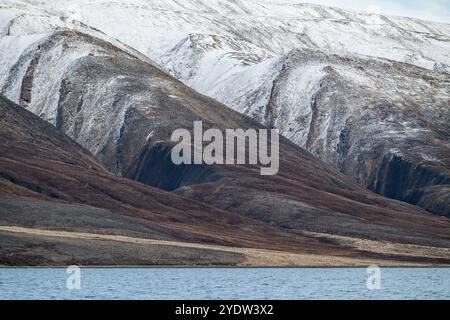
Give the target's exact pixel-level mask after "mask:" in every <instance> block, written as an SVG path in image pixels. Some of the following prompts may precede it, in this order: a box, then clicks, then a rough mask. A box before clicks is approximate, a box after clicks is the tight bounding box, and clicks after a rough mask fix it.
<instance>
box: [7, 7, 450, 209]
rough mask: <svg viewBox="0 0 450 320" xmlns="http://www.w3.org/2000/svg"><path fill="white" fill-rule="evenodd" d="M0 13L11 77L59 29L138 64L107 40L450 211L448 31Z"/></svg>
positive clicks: (112, 11)
mask: <svg viewBox="0 0 450 320" xmlns="http://www.w3.org/2000/svg"><path fill="white" fill-rule="evenodd" d="M0 12H3V13H2V16H5V17H6V18H5V19H3V21H4V22H3V25H4V27H3V29H4V30H5V31H4V32H3V34H4V35H6V36H4V37H2V40H1V41H0V46H2V47H4V48H5V47H7V48H8V49H4V50H3V51H2V52H3V53H2V55H0V60H2V61H3V62H4V64H3V69H4V70H5V72H4V77H6V75H7V74H8V72H7V70H8V69H9V68H11V67H12V64H14V63H15V62H16V61H17V59H18V56H19V55H20V53H21V52H23V50H24V49H25V48H26V47H27V46H28V45H29V44H30V43H32V41H36V38H37V37H38V38H39V37H44V36H45V35H47V34H48V33H50V32H52V31H53V30H55V29H57V28H61V27H63V28H69V29H71V30H77V31H80V32H83V33H88V34H91V35H94V36H95V37H99V38H101V39H104V40H106V41H108V42H112V43H113V44H114V45H115V46H116V47H120V48H121V49H123V50H128V52H130V53H131V54H133V55H135V56H139V54H138V53H137V52H131V50H132V49H130V48H129V47H127V46H125V45H123V44H122V43H121V42H118V41H117V40H112V39H111V38H109V37H108V36H111V37H112V38H115V39H118V40H120V41H122V42H123V43H126V44H127V45H129V46H130V47H133V48H135V49H137V50H139V51H140V52H143V53H144V54H145V55H146V56H147V57H150V58H151V59H153V60H154V61H156V62H157V63H158V64H159V65H160V66H162V67H163V68H164V69H165V70H167V71H168V72H169V73H171V74H172V75H174V76H175V77H177V78H178V79H180V80H181V81H183V82H184V83H185V84H187V85H189V86H191V87H192V88H194V89H195V90H197V91H199V92H200V93H203V94H205V95H208V96H210V97H213V98H215V99H217V100H219V101H221V102H223V103H225V104H226V105H227V106H229V107H231V108H233V109H235V110H237V111H239V112H242V113H244V114H246V115H249V116H251V117H252V118H254V119H256V120H258V121H260V122H261V123H264V124H266V125H270V126H275V127H277V128H279V129H280V130H281V132H282V133H283V134H284V135H285V136H286V137H288V138H289V139H290V140H291V141H293V142H294V143H296V144H298V145H300V146H302V147H304V148H307V149H308V150H309V151H311V152H312V153H313V154H315V155H316V156H318V157H319V158H320V159H322V160H323V161H325V162H327V163H329V164H331V165H333V166H334V167H335V168H337V169H339V170H340V171H341V172H343V173H345V174H347V175H349V176H350V177H352V178H353V179H354V180H355V181H356V182H358V183H360V184H362V185H363V186H365V187H368V188H370V189H371V190H373V191H375V192H377V193H380V194H382V195H385V196H388V197H392V198H395V199H400V200H402V201H407V202H410V203H412V204H416V205H420V206H422V207H423V208H425V209H427V210H429V211H430V212H433V213H436V214H440V215H450V208H449V202H450V201H449V199H450V198H449V197H450V195H449V194H448V189H449V188H448V185H449V183H448V181H449V180H448V179H449V162H448V154H450V151H449V143H448V140H449V139H448V132H449V127H448V123H449V119H450V117H449V111H448V110H449V108H448V105H449V95H450V93H449V89H448V88H449V86H448V82H449V76H448V74H449V72H450V69H449V65H450V25H447V24H442V23H433V22H426V21H421V20H417V19H411V18H401V17H386V16H380V15H375V14H356V13H352V12H348V11H345V10H341V9H337V8H328V7H322V6H316V5H309V4H297V3H296V2H295V1H285V2H283V3H277V2H273V1H264V0H258V1H245V0H239V1H232V2H230V1H225V0H215V1H196V2H195V3H194V2H192V1H183V2H178V1H156V0H152V1H127V0H122V1H118V2H114V3H110V2H107V1H100V0H83V1H79V2H77V4H70V5H68V3H66V2H65V1H60V2H58V3H56V4H55V3H53V2H47V1H32V0H29V1H18V0H14V1H12V0H8V1H6V3H5V4H3V8H0ZM77 21H81V22H82V23H80V22H77ZM88 26H90V27H88ZM91 27H94V28H96V29H93V28H91ZM97 29H98V30H101V31H103V32H104V33H106V34H108V36H106V34H102V33H100V32H99V31H98V30H97ZM39 35H40V36H39ZM80 50H81V51H82V50H83V49H80ZM77 54H84V53H81V52H80V51H79V52H78V53H77ZM69 59H70V58H69ZM139 59H141V60H142V55H140V56H139ZM62 60H64V59H62ZM394 61H395V62H394ZM148 62H149V63H152V62H151V61H148ZM60 63H63V62H60ZM414 66H416V67H414ZM419 67H420V68H419ZM421 68H423V69H421ZM425 69H426V70H425ZM21 72H25V71H24V70H22V71H21ZM19 79H21V77H19ZM0 80H2V79H0ZM8 81H10V79H8V80H6V79H4V80H3V86H4V88H3V92H4V93H5V94H6V95H7V96H8V97H10V98H12V99H14V100H15V101H18V100H19V98H20V99H22V100H25V101H26V94H25V96H23V97H17V96H16V97H14V96H13V93H12V92H11V90H12V89H11V86H14V85H15V86H17V85H19V84H17V83H16V84H14V83H12V84H11V83H8ZM10 82H11V81H10ZM1 83H2V81H0V84H1ZM5 83H6V84H5ZM15 92H16V95H17V94H18V93H17V92H18V90H17V88H15ZM335 93H336V94H335ZM316 98H317V99H316ZM54 105H55V102H54V103H53V107H54ZM33 111H35V112H36V110H33ZM39 112H41V111H40V110H39ZM51 113H53V114H54V113H55V112H54V110H53V112H47V116H50V117H51V115H50V114H51ZM52 121H56V119H52ZM350 146H351V147H350ZM117 170H118V169H117Z"/></svg>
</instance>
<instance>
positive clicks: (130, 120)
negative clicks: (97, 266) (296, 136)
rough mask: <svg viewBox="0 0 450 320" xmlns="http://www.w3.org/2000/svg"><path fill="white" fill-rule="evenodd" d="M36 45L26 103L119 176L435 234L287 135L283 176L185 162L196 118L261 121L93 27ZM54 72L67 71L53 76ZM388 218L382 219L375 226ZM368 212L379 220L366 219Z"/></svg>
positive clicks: (270, 214) (362, 228) (291, 224)
mask: <svg viewBox="0 0 450 320" xmlns="http://www.w3.org/2000/svg"><path fill="white" fill-rule="evenodd" d="M80 48H82V52H83V54H81V53H80ZM30 50H31V49H30ZM30 52H34V54H27V55H26V57H23V58H21V59H19V63H18V64H17V67H16V68H15V69H14V70H19V69H27V70H28V69H29V66H30V63H32V61H34V58H33V57H36V56H38V57H39V59H38V62H37V63H32V65H33V70H34V71H33V72H32V73H27V74H26V75H25V77H30V76H32V83H33V86H32V90H31V95H30V97H31V99H30V101H29V103H27V104H24V107H26V108H27V109H29V110H32V111H33V112H34V113H36V114H39V115H40V116H41V117H42V118H44V119H46V120H47V121H49V122H50V123H52V124H53V125H55V126H56V127H57V128H59V129H61V130H63V131H64V132H66V133H67V134H68V135H69V136H71V137H72V138H73V139H75V140H76V141H77V142H79V143H80V144H81V145H82V146H83V147H85V148H86V149H87V150H89V151H90V152H91V153H92V154H93V155H94V156H95V157H96V158H97V159H98V160H100V161H101V162H102V163H103V164H104V165H105V166H106V167H107V169H108V170H109V171H111V172H113V173H114V174H116V175H122V176H126V177H130V178H132V179H134V180H138V181H141V182H144V183H146V184H149V185H152V186H156V187H159V188H162V189H165V190H168V191H174V192H176V193H178V194H181V195H183V196H185V197H189V198H192V199H194V200H196V201H201V202H204V203H207V204H209V205H211V206H214V207H216V208H219V209H221V210H227V211H230V210H231V211H232V212H237V213H239V214H241V215H245V216H249V217H251V218H253V219H257V220H260V221H263V222H264V223H270V224H273V225H275V226H279V227H283V228H291V229H294V230H296V231H303V230H309V231H315V232H326V233H334V234H341V235H353V236H358V237H369V238H375V239H377V238H378V237H380V235H382V236H381V237H382V238H385V239H390V240H392V241H396V239H398V237H401V238H402V241H406V242H411V241H412V242H414V243H422V242H423V241H425V242H427V241H428V240H427V239H426V237H421V236H418V235H415V236H414V237H412V236H411V230H410V228H411V227H409V226H408V227H406V225H402V224H403V222H402V223H401V224H398V222H397V219H399V217H400V216H403V215H406V216H408V217H409V215H410V214H414V212H415V214H418V215H419V216H422V215H423V213H422V212H420V210H418V209H416V208H414V207H411V206H405V205H402V204H400V203H397V202H394V201H389V200H386V199H384V198H382V197H377V196H374V195H372V194H371V193H370V192H368V191H366V190H365V189H364V188H361V187H359V186H358V185H356V184H354V183H352V182H351V180H350V179H348V178H346V177H345V176H343V175H341V174H339V173H338V172H337V171H335V170H333V169H331V168H330V167H327V166H326V165H324V164H322V163H320V162H319V161H318V160H317V159H315V158H314V157H313V156H312V155H310V154H309V153H308V152H306V151H304V150H302V149H300V148H298V147H296V146H295V145H294V144H292V143H290V142H289V141H288V140H286V139H284V138H283V139H282V140H281V147H280V153H281V160H280V161H281V162H280V173H279V174H278V175H277V176H275V177H269V178H265V177H261V176H260V175H259V170H258V168H256V167H252V166H249V167H247V166H187V167H177V168H175V167H174V165H173V163H172V162H171V159H170V150H171V145H172V142H170V136H171V134H172V132H173V131H174V130H175V129H178V128H186V129H192V127H193V123H194V121H195V120H202V121H203V123H204V126H205V127H214V128H219V129H226V128H243V129H247V128H252V127H260V125H258V124H257V123H256V122H254V121H253V120H251V119H249V118H247V117H245V116H243V115H241V114H239V113H237V112H234V111H232V110H231V109H228V108H226V107H225V106H224V105H222V104H220V103H218V102H216V101H215V100H212V99H210V98H207V97H205V96H202V95H199V94H198V93H196V92H195V91H193V90H192V89H190V88H188V87H186V86H185V85H183V84H182V83H181V82H178V81H177V80H175V79H174V78H172V77H171V76H169V75H167V74H166V73H164V72H163V71H161V70H160V69H159V68H157V67H155V66H153V65H152V64H149V63H147V62H144V61H141V60H140V59H138V58H136V57H134V56H133V55H131V54H129V53H126V52H124V51H121V50H119V49H117V48H115V47H113V46H111V45H110V44H109V43H108V42H105V41H103V40H100V39H98V38H94V37H92V36H89V35H86V34H82V33H79V32H74V31H58V32H55V33H54V34H52V35H50V36H48V37H47V38H46V41H45V42H41V43H40V44H39V46H37V47H36V48H35V49H34V51H32V50H31V51H30ZM49 69H51V70H52V72H53V73H54V74H55V75H59V77H54V78H53V81H51V82H49V81H47V80H48V78H47V73H46V72H47V70H49ZM14 70H13V72H15V71H14ZM18 75H19V74H16V77H17V76H18ZM13 76H14V73H12V75H11V76H10V78H14V77H13ZM16 81H19V82H21V83H22V84H23V83H24V81H20V79H17V80H16ZM86 84H88V85H86ZM25 87H28V86H23V85H22V87H19V89H20V90H24V88H25ZM15 95H16V96H20V94H19V93H15ZM378 215H383V216H384V217H383V219H382V220H383V223H382V225H377V224H378V222H377V223H375V224H373V221H376V218H375V217H376V216H378ZM362 216H364V217H366V219H369V221H371V222H369V223H368V224H365V223H363V222H362V221H361V218H362ZM406 216H405V217H406ZM408 220H409V219H408ZM419 220H421V219H419ZM402 221H403V220H402ZM391 223H393V224H394V225H390V224H391ZM405 223H406V224H407V225H409V224H410V223H411V222H409V221H407V222H406V221H405ZM412 223H413V224H416V222H412ZM384 224H387V225H388V226H389V227H386V226H385V225H384ZM403 228H405V229H403ZM443 235H445V232H444V234H443Z"/></svg>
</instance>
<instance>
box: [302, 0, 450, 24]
mask: <svg viewBox="0 0 450 320" xmlns="http://www.w3.org/2000/svg"><path fill="white" fill-rule="evenodd" d="M302 2H308V3H317V4H323V5H328V6H333V7H338V8H344V9H349V10H354V11H368V12H371V13H381V14H388V15H397V16H408V17H415V18H420V19H425V20H432V21H440V22H446V23H450V0H390V1H389V0H356V1H355V0H353V1H352V0H307V1H302Z"/></svg>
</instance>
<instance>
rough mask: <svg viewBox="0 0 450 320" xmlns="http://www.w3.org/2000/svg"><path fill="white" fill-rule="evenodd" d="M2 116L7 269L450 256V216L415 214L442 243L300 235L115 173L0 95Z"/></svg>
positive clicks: (0, 258) (0, 175)
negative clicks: (368, 241)
mask: <svg viewBox="0 0 450 320" xmlns="http://www.w3.org/2000/svg"><path fill="white" fill-rule="evenodd" d="M0 115H1V117H0V138H1V141H2V144H0V204H1V206H0V239H1V241H0V264H2V265H26V266H30V265H41V266H42V265H67V264H70V263H72V264H74V263H75V264H84V265H105V264H107V265H117V264H118V265H161V264H162V265H180V264H181V265H187V264H190V265H210V264H214V265H234V264H246V263H248V264H250V265H293V264H294V265H330V264H331V265H365V264H367V263H371V261H377V262H378V263H383V264H386V265H391V264H394V265H395V264H396V263H397V262H398V261H404V263H406V264H411V263H439V264H446V263H448V261H450V260H449V253H448V249H446V247H448V246H450V244H447V242H450V241H448V240H444V239H445V234H447V233H448V232H447V231H446V230H447V229H448V228H450V226H449V225H448V222H447V221H438V220H437V219H436V218H433V217H430V216H427V215H426V214H413V216H415V217H416V218H418V219H420V223H421V226H419V225H415V227H414V228H415V229H416V230H417V232H418V234H419V233H420V234H421V235H422V237H423V238H421V237H419V238H417V239H416V240H415V241H416V242H417V243H420V242H422V243H428V244H429V245H431V244H433V245H434V246H439V247H440V248H439V247H430V246H423V245H422V246H417V245H416V246H411V245H405V244H403V245H402V246H399V245H397V244H395V243H394V242H389V243H390V246H391V249H390V250H380V249H379V248H381V247H382V246H383V244H382V243H381V242H380V243H378V242H377V241H372V242H371V243H372V245H371V247H370V248H365V247H361V246H360V245H358V242H357V238H349V237H346V238H343V239H335V240H333V239H332V238H331V239H329V238H328V236H327V235H326V234H322V235H317V236H316V235H314V234H305V235H301V234H298V232H291V231H290V230H289V229H282V228H276V227H274V226H269V225H267V224H264V223H261V222H257V221H256V220H252V219H249V218H245V217H243V216H239V215H236V214H235V213H233V212H232V210H231V211H228V212H224V211H220V210H218V209H214V208H213V207H207V206H205V205H202V204H199V203H198V202H192V201H189V200H187V199H186V198H180V197H177V196H176V195H174V194H170V193H165V192H162V191H159V190H157V189H153V188H151V187H148V186H144V185H141V184H139V183H135V182H133V181H131V180H127V179H123V178H118V177H114V176H111V175H110V174H109V173H108V172H106V171H105V169H104V168H103V167H102V166H101V165H99V164H98V163H97V162H96V161H95V160H94V159H93V158H92V157H91V155H90V154H89V153H88V152H86V151H84V150H83V149H82V148H81V147H80V146H79V145H77V144H76V143H75V142H73V141H72V140H71V139H69V138H68V137H67V136H65V135H64V134H62V133H60V132H59V131H58V130H56V128H54V127H52V126H51V125H49V124H47V123H45V122H44V121H42V120H41V119H39V118H38V117H36V116H34V115H33V114H31V113H29V112H28V111H26V110H24V109H23V108H21V107H19V106H15V105H14V104H12V103H11V102H10V101H8V100H7V99H5V98H3V97H1V96H0ZM259 220H260V219H259ZM419 229H420V230H419ZM439 234H443V235H444V236H440V235H439ZM400 238H401V237H400ZM155 239H156V241H155ZM161 240H166V241H161ZM167 240H168V241H167ZM386 243H388V242H386ZM218 244H219V245H218ZM237 247H249V248H255V249H239V248H237ZM258 248H260V249H264V250H260V251H258ZM268 249H269V250H268ZM270 250H277V251H270ZM283 252H285V253H283ZM419 252H420V253H419ZM265 255H268V256H270V259H269V260H265V259H264V258H263V257H264V256H265ZM287 255H288V256H289V258H285V256H287ZM249 259H250V260H249ZM277 259H279V260H277ZM286 259H287V260H286ZM268 261H271V262H268ZM277 261H278V262H277ZM289 261H290V262H289ZM396 261H397V262H396Z"/></svg>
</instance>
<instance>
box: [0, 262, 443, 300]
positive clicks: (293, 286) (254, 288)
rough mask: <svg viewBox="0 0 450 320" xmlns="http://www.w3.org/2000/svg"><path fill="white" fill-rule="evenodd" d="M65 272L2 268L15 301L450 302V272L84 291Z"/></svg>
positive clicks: (233, 276) (217, 274)
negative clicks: (374, 283)
mask: <svg viewBox="0 0 450 320" xmlns="http://www.w3.org/2000/svg"><path fill="white" fill-rule="evenodd" d="M68 276H69V275H68V274H67V273H66V269H63V268H48V269H47V268H0V300H10V299H21V300H22V299H25V300H26V299H39V300H50V299H58V300H60V299H107V300H115V299H127V300H128V299H133V300H143V299H152V300H153V299H161V300H165V299H167V300H172V299H176V300H203V299H217V300H223V299H225V300H228V299H229V300H235V299H237V300H240V299H243V300H247V299H248V300H265V299H279V300H292V299H293V300H303V299H321V300H328V299H377V300H378V299H382V300H385V299H400V300H410V299H445V300H448V299H450V269H404V268H385V269H381V282H380V283H381V288H380V289H379V290H369V289H368V288H367V278H368V274H367V272H366V269H364V268H279V269H270V268H255V269H252V268H249V269H246V268H242V269H240V268H200V269H194V268H192V269H191V268H82V269H81V274H80V284H81V289H74V290H69V289H68V288H67V279H68Z"/></svg>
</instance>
